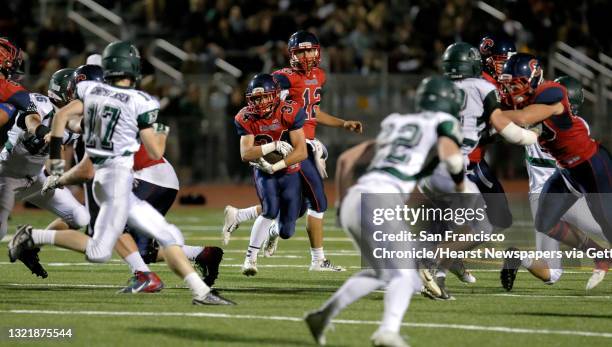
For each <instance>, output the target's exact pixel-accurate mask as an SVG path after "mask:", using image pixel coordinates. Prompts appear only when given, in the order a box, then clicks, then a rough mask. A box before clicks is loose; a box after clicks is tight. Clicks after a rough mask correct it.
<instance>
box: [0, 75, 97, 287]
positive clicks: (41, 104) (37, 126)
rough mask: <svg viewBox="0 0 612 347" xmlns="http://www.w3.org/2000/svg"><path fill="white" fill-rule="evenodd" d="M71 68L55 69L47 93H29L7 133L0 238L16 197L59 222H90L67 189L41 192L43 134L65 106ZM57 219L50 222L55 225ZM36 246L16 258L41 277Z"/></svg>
mask: <svg viewBox="0 0 612 347" xmlns="http://www.w3.org/2000/svg"><path fill="white" fill-rule="evenodd" d="M73 70H74V69H61V70H59V71H56V72H55V73H54V74H53V75H52V77H51V80H50V82H49V88H48V91H47V95H48V96H44V95H41V94H37V93H29V94H28V95H29V97H30V99H31V100H30V103H31V104H32V106H31V107H30V108H29V110H28V111H26V112H21V113H20V114H19V115H18V116H17V118H16V120H15V124H14V125H13V126H12V127H11V129H10V130H9V133H8V141H7V143H6V144H5V145H4V149H3V150H2V152H1V153H0V201H1V203H0V239H1V238H2V237H4V236H5V235H6V233H7V227H8V217H9V214H10V213H11V211H12V209H13V207H14V204H15V200H23V201H27V202H30V203H32V204H34V205H36V206H38V207H40V208H43V209H45V210H48V211H50V212H52V213H54V214H55V215H57V216H58V217H59V218H60V220H61V221H63V223H62V224H66V225H68V226H70V227H71V228H74V229H79V228H82V227H84V226H86V225H87V223H89V219H90V217H89V213H88V212H87V209H86V208H85V207H84V206H83V205H81V204H80V203H79V202H78V201H77V200H76V199H75V198H74V196H73V195H72V193H71V192H70V191H69V190H68V189H58V190H57V191H55V192H51V193H50V194H42V195H41V194H40V190H41V188H42V187H43V184H44V182H45V178H46V176H45V174H44V165H45V161H46V160H47V158H48V156H49V146H48V144H47V143H46V140H45V137H47V136H48V133H49V132H50V126H51V121H52V119H53V117H54V115H55V112H56V111H57V109H58V108H59V107H61V106H64V104H65V99H62V98H61V97H59V96H58V94H60V95H61V91H60V89H62V87H64V88H65V86H66V84H67V81H68V79H69V78H70V76H71V74H72V72H73ZM75 137H78V135H77V134H74V133H72V132H69V131H65V132H64V134H63V136H62V138H61V143H62V144H67V143H70V142H71V141H73V139H74V138H75ZM58 223H59V221H56V222H54V223H52V225H57V224H58ZM38 252H39V249H38V248H37V247H36V248H32V249H29V250H28V251H26V252H22V253H21V254H20V256H18V257H11V261H12V262H14V261H16V260H17V259H19V260H21V261H22V262H23V263H24V264H25V265H26V266H27V267H28V268H29V269H30V270H31V271H32V272H33V273H35V274H36V275H37V276H41V277H43V278H46V277H47V272H46V271H45V270H44V268H43V267H42V266H41V265H40V263H39V261H38Z"/></svg>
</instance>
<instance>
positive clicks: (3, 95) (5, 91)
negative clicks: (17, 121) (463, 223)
mask: <svg viewBox="0 0 612 347" xmlns="http://www.w3.org/2000/svg"><path fill="white" fill-rule="evenodd" d="M22 64H23V53H22V52H21V49H19V48H17V47H16V46H15V45H13V44H12V43H11V42H10V41H9V40H7V39H5V38H0V103H9V104H11V105H13V106H15V107H16V108H17V109H18V110H20V111H27V110H28V109H33V108H34V106H33V104H32V98H30V93H29V92H28V91H27V90H26V89H25V88H23V86H21V84H19V83H18V82H16V81H15V79H16V77H17V76H19V75H20V74H22V73H23V71H21V65H22ZM9 115H15V114H5V113H0V127H2V126H4V125H5V124H7V123H8V122H9V121H10V120H11V119H12V118H9V117H8V116H9Z"/></svg>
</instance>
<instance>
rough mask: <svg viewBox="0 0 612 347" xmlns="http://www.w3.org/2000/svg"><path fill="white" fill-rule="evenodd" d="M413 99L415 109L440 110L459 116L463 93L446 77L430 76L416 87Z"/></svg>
mask: <svg viewBox="0 0 612 347" xmlns="http://www.w3.org/2000/svg"><path fill="white" fill-rule="evenodd" d="M415 101H416V110H417V111H440V112H446V113H448V114H450V115H452V116H454V117H456V118H459V111H461V109H462V108H463V105H464V102H465V93H464V92H463V91H462V90H461V89H459V88H458V87H457V86H455V84H454V83H453V82H452V81H450V80H449V79H448V78H445V77H443V76H431V77H427V78H425V79H424V80H423V81H422V82H421V84H420V85H419V87H418V88H417V91H416V97H415Z"/></svg>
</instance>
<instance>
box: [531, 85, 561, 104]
mask: <svg viewBox="0 0 612 347" xmlns="http://www.w3.org/2000/svg"><path fill="white" fill-rule="evenodd" d="M563 98H564V93H563V90H562V89H561V88H560V87H549V88H546V89H544V90H543V91H541V92H540V93H538V94H537V95H536V97H535V101H534V103H535V104H546V105H552V104H556V103H558V102H561V101H563Z"/></svg>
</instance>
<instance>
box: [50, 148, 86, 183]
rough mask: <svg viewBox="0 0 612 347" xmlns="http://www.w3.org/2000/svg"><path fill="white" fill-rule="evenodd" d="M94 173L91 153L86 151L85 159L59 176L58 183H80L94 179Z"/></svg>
mask: <svg viewBox="0 0 612 347" xmlns="http://www.w3.org/2000/svg"><path fill="white" fill-rule="evenodd" d="M94 174H95V170H94V167H93V163H92V162H91V160H90V159H89V155H87V153H85V156H83V159H81V161H80V162H79V163H78V164H76V165H75V166H73V167H71V168H70V170H68V171H66V172H65V173H64V174H63V175H62V176H61V177H60V178H59V181H58V183H59V186H61V187H63V186H70V185H75V184H80V183H83V182H86V181H89V180H91V179H93V178H94Z"/></svg>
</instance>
